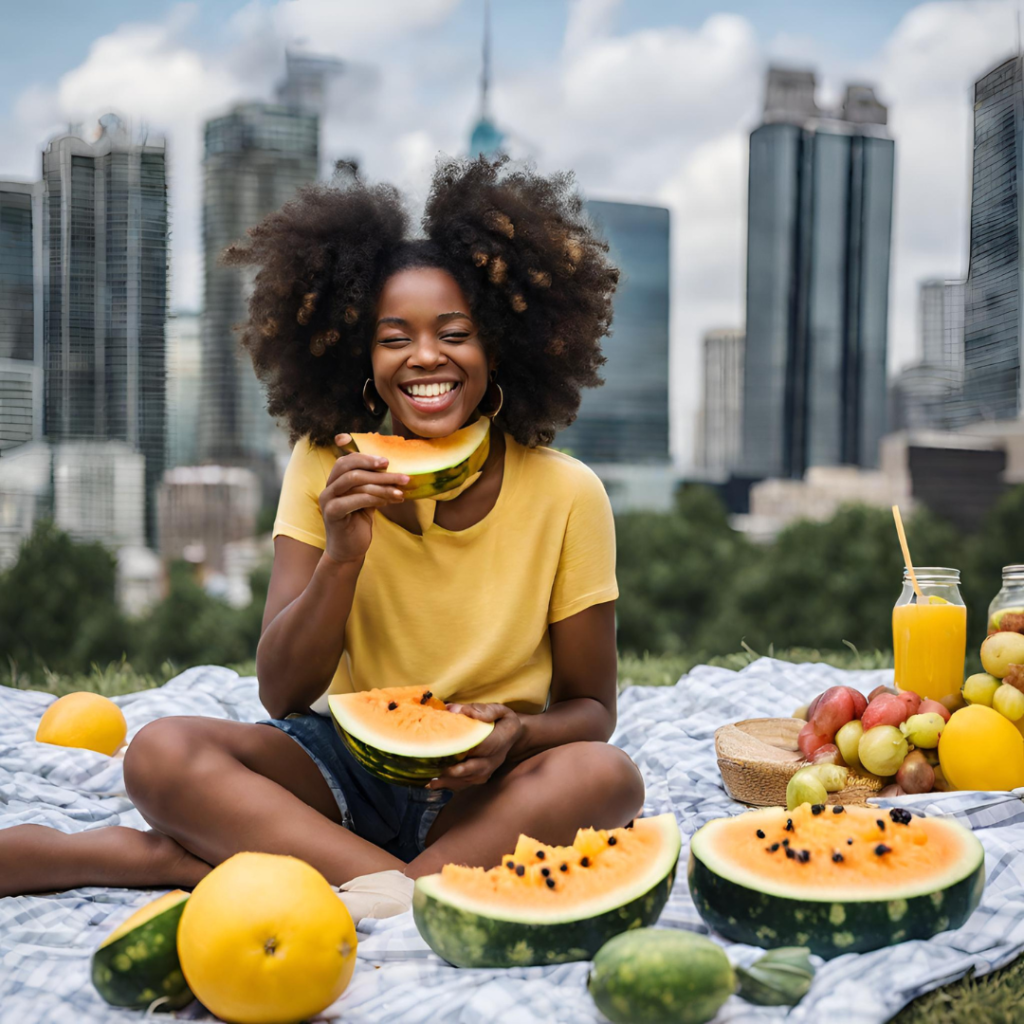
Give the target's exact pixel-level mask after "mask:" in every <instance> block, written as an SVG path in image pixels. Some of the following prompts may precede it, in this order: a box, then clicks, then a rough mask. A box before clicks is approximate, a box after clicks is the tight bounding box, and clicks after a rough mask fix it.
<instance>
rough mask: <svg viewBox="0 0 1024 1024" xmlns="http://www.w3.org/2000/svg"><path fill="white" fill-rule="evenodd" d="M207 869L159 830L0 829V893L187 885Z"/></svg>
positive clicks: (162, 887) (40, 826)
mask: <svg viewBox="0 0 1024 1024" xmlns="http://www.w3.org/2000/svg"><path fill="white" fill-rule="evenodd" d="M209 870H210V865H209V864H206V863H204V862H203V861H201V860H199V859H198V858H196V857H193V856H192V854H190V853H189V852H188V851H187V850H185V849H183V848H182V847H181V846H179V845H178V844H177V843H176V842H175V841H174V840H173V839H171V838H169V837H168V836H165V835H161V834H160V833H159V832H140V831H139V830H138V829H134V828H123V827H121V826H113V827H110V828H97V829H92V830H90V831H87V832H74V833H71V834H68V833H65V832H60V831H58V830H57V829H54V828H47V827H46V826H44V825H15V826H14V827H13V828H7V829H3V830H0V896H22V895H26V894H28V893H39V892H54V891H57V890H62V889H76V888H78V887H79V886H84V885H107V886H123V887H126V888H139V889H164V888H181V889H191V888H192V887H193V886H195V885H196V883H198V882H199V880H200V879H201V878H202V877H203V876H204V875H206V874H207V873H208V872H209Z"/></svg>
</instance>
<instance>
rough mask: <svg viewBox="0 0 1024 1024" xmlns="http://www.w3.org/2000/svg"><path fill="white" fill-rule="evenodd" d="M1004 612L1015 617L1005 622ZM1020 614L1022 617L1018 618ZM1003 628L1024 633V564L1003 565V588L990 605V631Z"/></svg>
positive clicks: (993, 631)
mask: <svg viewBox="0 0 1024 1024" xmlns="http://www.w3.org/2000/svg"><path fill="white" fill-rule="evenodd" d="M1004 614H1007V615H1012V616H1014V618H1013V619H1010V620H1009V621H1007V622H1005V623H1004V622H1003V615H1004ZM1018 615H1019V616H1020V618H1019V619H1016V616H1018ZM1001 629H1007V630H1009V631H1010V632H1013V633H1024V565H1004V566H1003V586H1002V589H1001V590H1000V591H999V593H998V594H996V596H995V597H993V598H992V603H991V604H990V605H989V606H988V631H989V633H990V634H991V633H998V632H999V631H1000V630H1001Z"/></svg>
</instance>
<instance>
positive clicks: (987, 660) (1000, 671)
mask: <svg viewBox="0 0 1024 1024" xmlns="http://www.w3.org/2000/svg"><path fill="white" fill-rule="evenodd" d="M1011 665H1024V635H1022V634H1020V633H993V634H992V635H991V636H987V637H985V639H984V640H983V641H982V643H981V667H982V668H983V669H984V670H985V671H986V672H988V673H989V675H993V676H995V677H996V678H997V679H1002V678H1003V676H1005V675H1006V673H1007V672H1009V671H1010V666H1011Z"/></svg>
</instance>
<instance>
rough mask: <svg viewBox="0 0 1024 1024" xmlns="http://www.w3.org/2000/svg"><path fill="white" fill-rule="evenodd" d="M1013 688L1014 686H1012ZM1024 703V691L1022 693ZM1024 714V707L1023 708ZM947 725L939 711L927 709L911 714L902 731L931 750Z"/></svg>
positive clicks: (916, 742) (915, 743) (937, 743)
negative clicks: (921, 712) (917, 713)
mask: <svg viewBox="0 0 1024 1024" xmlns="http://www.w3.org/2000/svg"><path fill="white" fill-rule="evenodd" d="M1010 689H1011V690H1012V689H1013V687H1012V686H1011V687H1010ZM1020 698H1021V702H1022V704H1024V693H1022V694H1021V695H1020ZM1021 714H1024V707H1022V708H1021ZM945 725H946V720H945V719H944V718H943V717H942V715H940V714H939V713H938V712H937V711H926V712H925V713H924V714H923V715H911V716H910V717H909V718H908V719H907V720H906V721H905V722H904V723H903V724H902V725H901V726H900V732H902V733H903V735H904V736H906V737H907V739H908V740H910V742H911V743H913V744H914V746H915V747H927V748H928V749H929V750H932V749H934V748H935V747H937V746H938V745H939V734H940V733H941V732H942V730H943V728H944V727H945Z"/></svg>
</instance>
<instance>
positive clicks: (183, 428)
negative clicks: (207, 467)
mask: <svg viewBox="0 0 1024 1024" xmlns="http://www.w3.org/2000/svg"><path fill="white" fill-rule="evenodd" d="M202 369H203V363H202V348H201V345H200V341H199V314H198V313H183V312H178V313H173V314H171V316H170V317H169V318H168V320H167V468H168V469H173V468H174V467H175V466H194V465H195V464H196V463H197V462H198V461H199V447H198V430H197V428H198V422H199V388H200V381H201V380H202V376H203V374H202ZM161 543H162V541H161Z"/></svg>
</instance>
